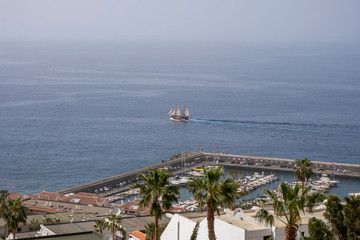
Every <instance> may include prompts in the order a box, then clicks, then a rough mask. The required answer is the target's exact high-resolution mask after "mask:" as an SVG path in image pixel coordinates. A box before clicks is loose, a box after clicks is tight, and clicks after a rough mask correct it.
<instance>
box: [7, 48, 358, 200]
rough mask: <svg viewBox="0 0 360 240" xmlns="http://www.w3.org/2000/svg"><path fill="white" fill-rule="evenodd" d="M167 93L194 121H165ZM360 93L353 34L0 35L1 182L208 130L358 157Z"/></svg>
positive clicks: (43, 185) (236, 148) (40, 179)
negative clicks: (240, 39) (1, 38)
mask: <svg viewBox="0 0 360 240" xmlns="http://www.w3.org/2000/svg"><path fill="white" fill-rule="evenodd" d="M175 104H178V105H179V106H180V107H182V106H183V105H186V106H188V108H189V110H190V114H191V121H189V122H186V123H184V122H174V121H169V118H168V116H167V112H168V111H169V110H170V109H171V108H173V107H174V105H175ZM359 104H360V47H359V46H357V45H349V44H295V43H293V44H255V43H253V44H245V43H244V44H229V43H226V44H225V43H141V42H137V43H110V42H108V43H22V42H17V43H1V44H0V176H1V181H0V189H8V190H9V191H10V192H12V191H17V192H20V193H36V192H40V191H42V190H44V189H45V190H48V191H55V190H59V189H63V188H66V187H70V186H74V185H77V184H81V183H86V182H89V181H93V180H97V179H101V178H105V177H108V176H111V175H116V174H119V173H123V172H126V171H129V170H133V169H137V168H141V167H145V166H148V165H150V164H154V163H157V162H160V161H161V160H163V159H168V158H169V157H170V156H171V155H173V154H177V153H179V152H183V151H187V152H190V151H199V150H200V148H201V147H203V148H204V151H208V152H212V151H214V147H213V145H214V141H216V150H217V151H221V152H228V153H232V154H246V155H257V156H267V157H280V158H294V159H295V158H305V157H307V158H309V159H311V160H320V161H332V162H345V163H357V164H360V121H359V119H360V107H359ZM350 185H351V184H350ZM352 185H354V189H353V191H354V192H355V191H360V187H358V185H355V184H354V183H352Z"/></svg>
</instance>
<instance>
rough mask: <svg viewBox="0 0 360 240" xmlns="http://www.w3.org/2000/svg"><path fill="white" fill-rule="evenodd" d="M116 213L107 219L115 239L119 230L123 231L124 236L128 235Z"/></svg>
mask: <svg viewBox="0 0 360 240" xmlns="http://www.w3.org/2000/svg"><path fill="white" fill-rule="evenodd" d="M116 217H117V216H116V215H115V214H112V215H111V216H110V217H108V218H107V219H106V227H107V229H108V230H110V231H111V235H112V239H113V240H115V233H116V232H117V231H121V232H122V235H123V237H126V230H125V228H124V227H123V226H121V225H120V223H121V219H120V218H116Z"/></svg>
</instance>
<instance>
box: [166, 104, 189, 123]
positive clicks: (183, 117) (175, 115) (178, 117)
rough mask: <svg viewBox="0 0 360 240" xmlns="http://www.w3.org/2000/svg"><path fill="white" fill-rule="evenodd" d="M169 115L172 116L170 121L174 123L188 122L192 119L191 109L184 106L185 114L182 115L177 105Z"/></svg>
mask: <svg viewBox="0 0 360 240" xmlns="http://www.w3.org/2000/svg"><path fill="white" fill-rule="evenodd" d="M168 115H169V116H170V120H173V121H187V120H188V119H189V117H190V114H189V109H188V108H187V107H185V106H184V113H181V111H180V109H179V108H178V106H177V105H176V106H175V108H174V109H171V110H170V111H169V112H168Z"/></svg>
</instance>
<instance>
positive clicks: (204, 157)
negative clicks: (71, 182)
mask: <svg viewBox="0 0 360 240" xmlns="http://www.w3.org/2000/svg"><path fill="white" fill-rule="evenodd" d="M311 162H312V167H313V172H314V173H326V174H331V175H336V176H342V177H355V178H360V165H358V164H346V163H334V162H322V161H311ZM202 164H205V165H214V164H222V165H223V166H226V167H231V168H240V169H259V170H270V171H275V170H276V171H295V170H294V166H295V160H294V159H283V158H269V157H258V156H245V155H233V154H227V153H206V152H192V153H180V154H176V155H174V156H172V157H171V158H170V159H169V160H168V161H164V162H161V163H158V164H155V165H152V166H148V167H145V168H141V169H137V170H134V171H131V172H126V173H122V174H119V175H116V176H112V177H108V178H105V179H101V180H98V181H93V182H89V183H85V184H81V185H78V186H74V187H70V188H66V189H63V190H60V191H58V193H60V194H68V193H78V192H89V193H97V194H99V195H101V196H104V197H107V196H111V195H114V194H116V193H120V192H123V191H125V190H127V189H129V187H130V186H131V185H133V184H135V183H137V182H138V181H139V178H138V175H139V174H140V173H147V171H148V169H149V168H151V169H152V170H153V169H163V170H165V171H168V172H170V173H172V174H180V173H183V172H186V171H188V170H190V169H191V168H195V167H200V166H202Z"/></svg>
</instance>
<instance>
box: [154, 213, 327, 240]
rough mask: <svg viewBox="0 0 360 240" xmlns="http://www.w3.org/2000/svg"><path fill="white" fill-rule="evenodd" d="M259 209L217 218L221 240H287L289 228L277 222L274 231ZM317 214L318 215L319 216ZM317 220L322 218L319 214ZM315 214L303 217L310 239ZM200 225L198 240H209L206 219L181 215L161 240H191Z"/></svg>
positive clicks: (304, 230)
mask: <svg viewBox="0 0 360 240" xmlns="http://www.w3.org/2000/svg"><path fill="white" fill-rule="evenodd" d="M256 211H257V208H256V207H255V208H254V209H252V210H245V211H244V210H243V209H241V208H238V209H236V210H235V211H231V210H229V209H226V210H225V214H222V215H220V216H216V217H215V235H216V239H217V240H228V239H232V240H265V239H268V238H270V237H272V239H274V240H275V239H276V240H283V239H285V225H284V224H283V223H282V222H281V221H278V220H276V221H275V223H274V225H273V226H272V227H270V226H267V225H265V224H262V223H260V222H259V221H257V220H256V218H255V214H256ZM315 214H316V213H315ZM316 215H317V216H316V217H320V218H321V216H322V212H321V213H317V214H316ZM313 216H315V215H314V214H310V213H306V214H305V215H303V216H302V224H301V226H300V228H299V233H298V239H299V238H300V236H299V235H300V234H301V235H303V236H309V233H308V224H307V223H308V221H309V218H311V217H313ZM197 222H199V228H198V235H197V240H208V228H207V219H206V217H194V218H191V217H185V216H181V215H179V214H175V215H173V216H172V218H171V220H170V222H169V224H168V226H167V227H166V229H165V230H164V232H163V233H162V235H161V237H160V239H161V240H188V239H190V237H191V235H192V233H193V230H194V228H195V225H196V223H197Z"/></svg>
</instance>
